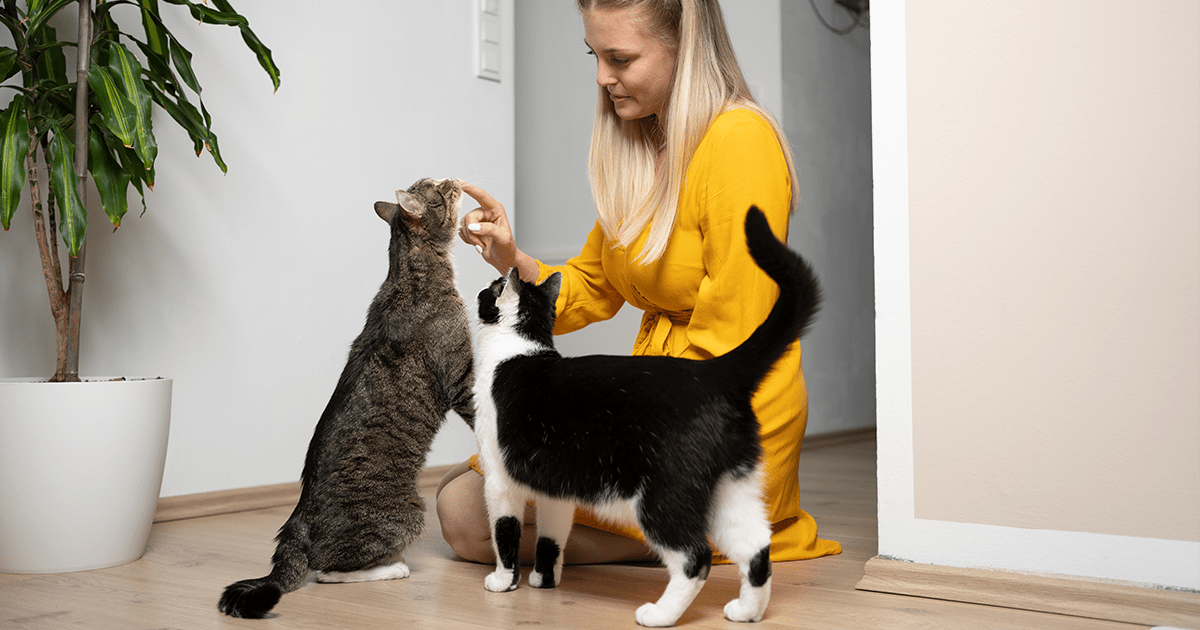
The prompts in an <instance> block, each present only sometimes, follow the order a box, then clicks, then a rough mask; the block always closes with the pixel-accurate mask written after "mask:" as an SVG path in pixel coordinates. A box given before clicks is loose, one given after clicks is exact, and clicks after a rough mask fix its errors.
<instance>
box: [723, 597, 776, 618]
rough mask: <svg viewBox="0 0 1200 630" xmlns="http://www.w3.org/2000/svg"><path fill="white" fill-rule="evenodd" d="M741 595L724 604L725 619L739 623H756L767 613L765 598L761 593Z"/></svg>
mask: <svg viewBox="0 0 1200 630" xmlns="http://www.w3.org/2000/svg"><path fill="white" fill-rule="evenodd" d="M755 595H757V597H755V596H752V595H743V596H741V597H739V598H738V599H735V600H733V601H731V602H729V603H728V604H725V618H726V619H728V620H730V621H736V622H739V623H757V622H759V621H762V618H763V614H764V613H766V612H767V598H766V597H764V596H763V595H762V594H761V593H756V594H755Z"/></svg>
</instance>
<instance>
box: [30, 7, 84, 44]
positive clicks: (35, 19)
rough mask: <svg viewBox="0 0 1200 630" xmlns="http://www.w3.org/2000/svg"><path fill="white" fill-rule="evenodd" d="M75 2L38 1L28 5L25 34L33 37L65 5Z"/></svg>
mask: <svg viewBox="0 0 1200 630" xmlns="http://www.w3.org/2000/svg"><path fill="white" fill-rule="evenodd" d="M75 2H76V0H39V1H36V2H30V3H29V23H28V28H27V29H26V32H27V33H29V36H30V37H33V36H34V35H36V34H37V33H38V31H40V30H41V29H42V27H43V26H45V25H46V23H47V22H49V21H50V19H51V18H53V17H54V15H55V14H56V13H58V12H59V11H61V10H63V8H65V7H66V6H67V5H69V4H71V5H73V4H75Z"/></svg>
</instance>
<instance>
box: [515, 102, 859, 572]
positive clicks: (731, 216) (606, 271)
mask: <svg viewBox="0 0 1200 630" xmlns="http://www.w3.org/2000/svg"><path fill="white" fill-rule="evenodd" d="M790 200H791V180H790V178H789V176H788V169H787V163H786V162H785V161H784V157H783V152H782V150H781V149H780V147H779V141H778V140H777V138H776V136H775V133H774V131H773V130H772V128H771V126H770V125H769V124H768V123H767V122H766V121H765V120H763V119H762V118H761V117H759V116H758V115H756V114H754V113H753V112H750V111H749V110H745V109H735V110H731V111H728V112H725V113H723V114H721V115H720V116H718V117H717V119H716V120H715V121H714V122H713V124H712V125H711V126H710V127H709V129H708V131H707V132H706V134H705V136H704V139H703V140H702V141H701V143H700V146H699V147H698V148H697V149H696V153H695V155H694V156H693V158H692V161H691V164H690V166H689V167H688V172H687V182H686V184H685V185H684V189H683V191H682V194H681V196H680V200H679V207H678V211H677V215H676V221H677V223H676V226H675V229H674V231H673V232H672V234H671V240H670V242H669V244H668V245H667V248H666V251H665V252H664V254H663V256H662V258H660V259H658V260H657V261H655V262H653V263H651V264H649V265H641V264H637V263H635V262H634V261H635V260H636V258H637V255H638V253H639V252H640V251H641V248H642V246H643V244H644V243H645V239H646V236H647V234H648V232H649V228H647V230H646V231H645V232H643V233H642V235H641V237H640V238H639V240H638V241H637V242H635V243H634V245H633V246H632V247H630V248H628V249H626V248H623V247H616V248H613V247H610V245H609V243H608V242H606V239H605V237H604V232H603V230H602V229H601V228H600V226H599V224H597V225H596V226H595V227H594V228H593V229H592V231H591V234H590V235H589V236H588V239H587V244H586V245H585V246H584V248H583V252H582V253H580V255H579V256H577V257H575V258H572V259H571V260H569V261H567V263H566V265H564V266H561V267H551V266H548V265H544V264H542V263H541V262H539V263H538V266H539V268H540V269H539V272H540V273H539V277H538V282H541V281H542V280H544V279H545V278H546V277H547V276H549V275H550V274H551V273H553V272H555V271H560V272H562V274H563V283H562V290H561V292H560V293H559V296H558V304H557V307H558V319H557V322H556V325H555V329H554V333H555V334H564V333H568V332H571V331H573V330H577V329H579V328H582V327H583V326H586V325H587V324H590V323H592V322H596V321H601V320H605V319H608V318H610V317H612V316H613V315H615V314H616V312H617V311H618V310H619V309H620V308H621V306H622V305H623V304H624V303H626V302H628V303H629V304H631V305H633V306H635V307H637V308H639V309H641V310H643V311H645V314H644V315H643V316H642V323H641V329H640V331H639V332H638V336H637V340H636V341H635V342H634V347H633V354H634V355H646V356H672V357H686V358H689V359H709V358H712V357H714V356H720V355H722V354H725V353H726V352H728V351H729V350H731V349H733V348H735V347H737V345H738V344H740V343H741V342H742V341H743V340H745V339H746V338H747V337H749V336H750V333H751V332H753V331H754V329H755V328H757V327H758V325H759V324H760V323H762V321H763V320H765V319H766V317H767V313H768V312H770V310H771V307H772V305H773V304H774V303H775V298H776V296H777V295H778V293H779V290H778V288H777V287H776V285H775V283H774V282H773V281H772V280H771V279H770V278H769V277H768V276H767V275H766V274H765V273H764V272H763V271H762V270H761V269H759V268H758V266H757V265H755V263H754V261H753V259H751V258H750V252H749V250H748V249H747V246H746V235H745V228H744V222H745V218H746V211H747V209H748V208H749V207H750V205H751V204H753V205H757V206H758V207H759V208H760V209H762V210H763V212H764V213H766V215H767V219H768V222H769V223H770V224H771V228H772V230H773V231H774V232H775V234H776V236H778V237H779V238H780V239H781V240H786V238H787V229H788V210H789V207H790ZM753 404H754V410H755V412H756V414H757V415H758V419H759V424H760V425H761V427H762V429H761V435H762V446H763V459H764V462H765V486H766V487H765V495H766V500H767V506H768V512H769V520H770V521H771V523H773V524H774V534H773V536H772V537H771V559H772V560H773V561H781V560H799V559H804V558H815V557H818V556H824V555H829V554H836V553H841V546H840V545H838V543H836V542H834V541H830V540H822V539H820V538H818V537H817V524H816V522H815V521H814V520H813V518H812V517H811V516H810V515H809V514H808V513H806V512H805V511H804V510H802V509H800V486H799V465H800V461H799V458H800V445H801V442H802V441H803V440H804V427H805V424H806V423H807V421H808V395H807V393H806V390H805V387H804V375H803V373H802V372H801V365H800V344H799V343H796V344H793V346H792V348H791V349H789V351H788V352H787V353H786V354H785V355H784V356H783V358H782V359H780V360H779V362H778V363H776V365H775V368H774V369H773V370H772V371H771V373H770V374H769V375H768V376H767V377H766V379H764V380H763V382H762V384H761V385H760V387H759V390H758V392H757V394H756V395H755V397H754V400H753ZM576 521H577V522H579V523H581V524H585V525H588V526H591V527H596V528H599V529H604V530H607V531H612V532H615V533H619V534H624V535H626V536H630V537H634V538H639V539H641V534H640V532H638V531H637V530H636V529H633V528H623V527H620V526H613V525H611V524H607V523H601V522H597V521H596V520H595V519H594V518H592V517H591V516H590V514H589V513H587V512H586V510H580V511H579V512H578V513H577V519H576Z"/></svg>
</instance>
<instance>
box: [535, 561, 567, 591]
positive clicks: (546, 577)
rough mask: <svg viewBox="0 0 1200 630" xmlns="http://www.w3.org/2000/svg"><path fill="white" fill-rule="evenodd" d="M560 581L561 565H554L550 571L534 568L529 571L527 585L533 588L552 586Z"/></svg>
mask: <svg viewBox="0 0 1200 630" xmlns="http://www.w3.org/2000/svg"><path fill="white" fill-rule="evenodd" d="M561 581H562V565H559V566H557V567H555V568H554V569H553V571H552V572H546V573H543V572H541V571H537V570H534V571H531V572H530V573H529V585H530V586H532V587H533V588H554V587H556V586H558V584H559V582H561Z"/></svg>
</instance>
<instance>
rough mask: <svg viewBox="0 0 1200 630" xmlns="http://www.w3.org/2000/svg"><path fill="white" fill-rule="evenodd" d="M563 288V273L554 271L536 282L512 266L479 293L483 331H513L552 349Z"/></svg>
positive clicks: (480, 318) (480, 319)
mask: <svg viewBox="0 0 1200 630" xmlns="http://www.w3.org/2000/svg"><path fill="white" fill-rule="evenodd" d="M561 288H562V274H561V273H558V272H555V273H553V274H551V275H550V277H549V278H546V280H545V281H543V282H542V283H541V284H538V285H535V284H533V283H531V282H525V281H524V280H521V277H520V275H518V273H517V270H516V269H513V270H512V271H510V272H509V274H508V276H506V277H501V278H498V279H496V280H495V281H494V282H492V283H491V284H490V285H488V286H487V287H486V288H485V289H483V290H482V291H480V292H479V299H478V303H479V323H480V325H481V326H482V327H483V329H484V330H488V329H492V330H500V331H511V332H513V333H515V334H516V335H517V336H519V337H521V338H522V339H525V340H528V341H532V342H534V343H537V344H538V345H541V346H543V347H548V348H553V347H554V337H553V330H554V319H555V316H556V308H555V302H556V301H557V300H558V291H559V289H561Z"/></svg>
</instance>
